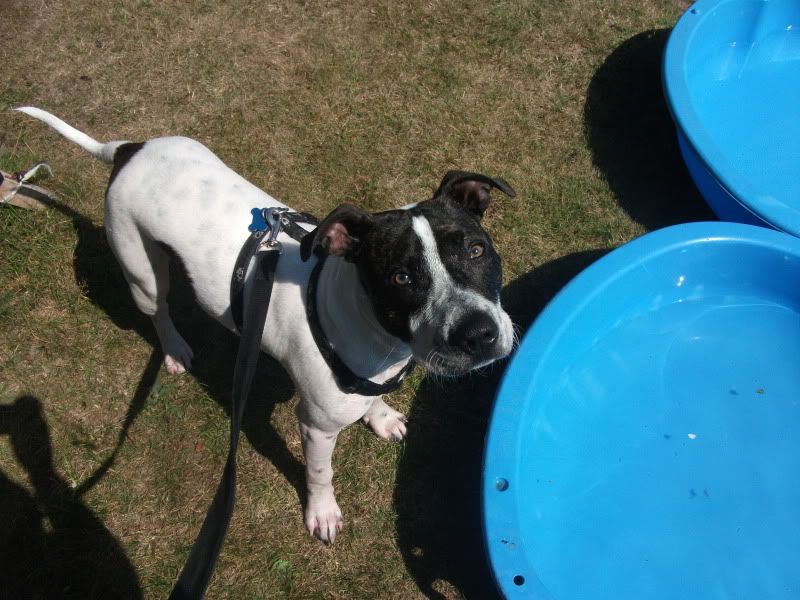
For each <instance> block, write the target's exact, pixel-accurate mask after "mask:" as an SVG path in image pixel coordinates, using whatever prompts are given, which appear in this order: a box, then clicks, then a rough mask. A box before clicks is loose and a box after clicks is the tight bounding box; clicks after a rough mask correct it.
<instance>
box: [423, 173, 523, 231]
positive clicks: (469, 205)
mask: <svg viewBox="0 0 800 600" xmlns="http://www.w3.org/2000/svg"><path fill="white" fill-rule="evenodd" d="M492 188H496V189H498V190H500V191H501V192H503V193H504V194H507V195H508V196H510V197H511V198H513V197H514V196H516V195H517V194H516V192H515V191H514V189H513V188H512V187H511V186H510V185H508V182H506V181H505V180H504V179H500V178H499V177H489V176H488V175H481V174H480V173H470V172H468V171H448V172H447V174H446V175H445V176H444V178H443V179H442V183H440V184H439V189H437V190H436V192H434V194H433V199H434V200H435V199H437V198H447V199H449V200H452V201H453V202H455V203H456V204H459V205H460V206H462V207H464V208H465V209H466V210H468V211H469V212H471V213H472V214H474V215H475V216H477V217H478V218H479V219H480V218H481V217H483V213H484V212H486V209H487V208H488V207H489V203H490V202H491V200H492V199H491V197H490V195H489V193H490V192H491V191H492Z"/></svg>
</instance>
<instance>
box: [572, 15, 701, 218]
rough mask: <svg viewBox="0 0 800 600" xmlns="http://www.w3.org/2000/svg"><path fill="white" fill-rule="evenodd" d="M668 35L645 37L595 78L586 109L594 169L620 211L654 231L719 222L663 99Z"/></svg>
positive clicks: (626, 46)
mask: <svg viewBox="0 0 800 600" xmlns="http://www.w3.org/2000/svg"><path fill="white" fill-rule="evenodd" d="M669 33H670V30H669V29H657V30H653V31H645V32H643V33H639V34H637V35H635V36H633V37H632V38H630V39H628V40H626V41H624V42H623V43H622V44H620V45H619V46H618V47H617V48H616V49H615V50H614V51H613V52H612V53H611V54H610V55H609V56H608V58H606V60H605V61H604V62H603V64H602V65H601V66H600V68H599V69H598V70H597V72H596V73H595V74H594V76H593V77H592V80H591V82H590V83H589V88H588V90H587V92H586V104H585V106H584V128H585V132H586V140H587V142H588V144H589V148H590V150H591V152H592V157H593V162H594V164H595V166H596V167H597V168H598V169H599V170H600V172H601V173H602V174H603V176H604V177H605V179H606V181H607V182H608V185H609V186H610V188H611V190H612V191H613V192H614V195H615V196H616V197H617V201H618V202H619V204H620V206H621V207H622V208H623V209H624V210H625V211H626V212H627V213H628V215H629V216H630V217H631V218H632V219H633V220H634V221H636V222H637V223H640V224H641V225H643V226H644V227H646V228H647V229H650V230H653V229H658V228H660V227H666V226H668V225H674V224H676V223H684V222H687V221H708V220H712V221H714V220H716V217H715V216H714V214H713V213H712V212H711V210H710V209H709V208H708V206H707V205H706V204H705V202H704V201H703V198H702V196H700V194H699V192H698V191H697V189H696V188H695V187H694V185H693V183H692V180H691V178H690V177H689V173H688V171H687V170H686V167H685V165H684V163H683V159H682V158H681V154H680V150H679V149H678V142H677V139H676V134H675V127H674V125H673V123H672V119H671V117H670V114H669V109H668V108H667V103H666V100H665V99H664V93H663V88H662V84H661V60H662V56H663V53H664V47H665V46H666V43H667V39H668V38H669Z"/></svg>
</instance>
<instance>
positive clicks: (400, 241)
mask: <svg viewBox="0 0 800 600" xmlns="http://www.w3.org/2000/svg"><path fill="white" fill-rule="evenodd" d="M411 217H412V213H411V211H408V210H391V211H387V212H382V213H377V214H375V215H374V224H373V226H372V227H371V228H370V230H369V232H367V234H366V235H365V236H364V238H363V239H362V240H361V246H360V251H359V253H358V256H357V257H355V260H354V262H355V263H356V266H357V267H358V274H359V277H360V279H361V283H362V284H363V285H364V288H365V289H366V290H367V294H368V295H369V297H370V300H371V301H372V307H373V309H374V311H375V314H376V316H377V318H378V321H379V322H380V324H381V325H382V326H383V328H384V329H386V331H388V332H389V333H391V334H392V335H394V336H395V337H398V338H400V339H401V340H403V341H406V342H408V341H410V339H411V330H410V328H409V318H410V316H411V314H413V313H415V312H416V311H418V310H419V309H421V308H422V306H423V305H424V304H425V301H426V299H427V290H428V288H429V287H430V285H431V281H430V275H429V273H427V271H426V269H425V268H424V264H423V262H422V244H421V242H420V240H419V238H418V237H417V235H416V234H415V233H414V229H413V228H412V221H411ZM401 273H405V274H407V275H408V277H409V278H410V280H411V283H410V284H408V285H398V283H397V282H396V280H395V278H396V276H398V275H399V274H401Z"/></svg>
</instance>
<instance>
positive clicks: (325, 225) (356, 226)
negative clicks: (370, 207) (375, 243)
mask: <svg viewBox="0 0 800 600" xmlns="http://www.w3.org/2000/svg"><path fill="white" fill-rule="evenodd" d="M371 226H372V215H371V214H369V213H368V212H366V211H364V210H361V209H360V208H357V207H355V206H353V205H351V204H340V205H339V206H337V207H336V208H335V209H333V211H332V212H331V214H329V215H328V216H327V217H325V219H324V220H323V221H322V223H320V224H319V226H317V228H316V229H315V230H314V231H310V232H309V233H307V234H306V235H305V236H303V239H302V240H301V241H300V258H301V259H303V261H304V262H305V261H307V260H308V259H309V258H310V257H311V253H312V252H313V253H315V254H316V253H318V252H325V253H327V254H328V255H330V256H343V257H344V258H345V259H346V260H353V258H354V256H355V255H356V254H357V252H358V248H359V244H360V242H361V238H362V237H363V236H364V234H365V233H366V231H367V229H369V228H370V227H371Z"/></svg>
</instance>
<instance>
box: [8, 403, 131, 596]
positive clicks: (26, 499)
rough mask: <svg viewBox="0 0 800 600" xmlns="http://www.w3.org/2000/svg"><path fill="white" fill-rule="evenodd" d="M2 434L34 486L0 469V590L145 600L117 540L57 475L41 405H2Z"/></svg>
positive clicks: (18, 594)
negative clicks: (22, 482)
mask: <svg viewBox="0 0 800 600" xmlns="http://www.w3.org/2000/svg"><path fill="white" fill-rule="evenodd" d="M0 435H3V436H8V437H9V438H10V441H11V446H12V448H13V450H14V455H15V456H16V458H17V460H18V461H19V463H20V464H21V465H22V466H23V467H24V468H25V470H26V471H27V473H28V477H29V480H30V483H31V486H32V488H33V492H32V493H31V492H29V491H28V490H27V489H25V488H24V487H22V486H20V485H19V484H17V483H16V482H14V481H12V480H11V479H10V478H8V476H6V474H5V473H3V472H2V471H0V590H2V591H1V592H0V595H2V596H3V597H4V598H29V599H31V600H35V599H45V598H47V599H50V598H74V599H78V598H80V599H98V600H99V599H101V598H102V599H106V598H120V599H127V600H136V599H139V598H142V590H141V588H140V586H139V579H138V577H137V575H136V571H135V570H134V568H133V565H132V564H131V563H130V561H129V560H128V558H127V556H126V554H125V551H124V550H123V548H122V546H121V545H120V543H119V542H118V541H117V540H116V539H115V538H114V536H113V535H112V534H111V532H110V531H108V529H106V527H105V526H104V525H103V523H102V521H101V520H100V519H99V518H98V517H97V516H96V515H95V514H94V513H93V512H92V510H90V509H89V508H88V507H87V506H86V505H85V504H84V503H83V502H82V501H81V499H80V495H79V494H78V493H77V492H76V491H75V490H73V489H71V488H70V486H69V485H68V484H67V483H66V481H64V479H63V478H62V477H61V475H59V474H58V473H57V472H56V470H55V468H54V465H53V448H52V444H51V441H50V431H49V428H48V425H47V421H46V420H45V417H44V414H43V411H42V404H41V402H40V401H39V400H38V399H37V398H35V397H33V396H22V397H20V398H18V399H17V400H16V401H15V402H14V404H11V405H6V406H2V407H0Z"/></svg>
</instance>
